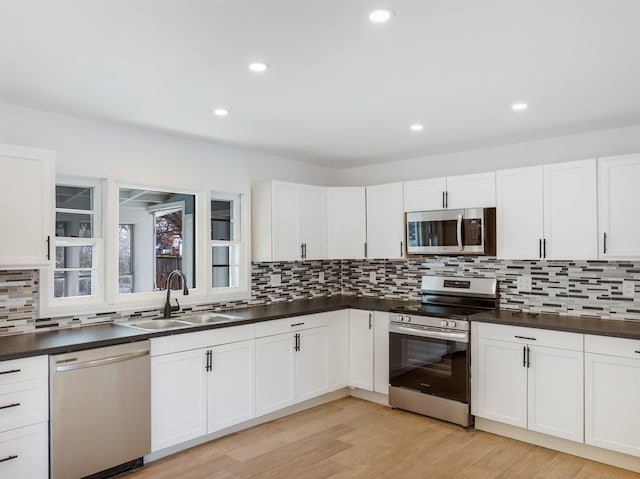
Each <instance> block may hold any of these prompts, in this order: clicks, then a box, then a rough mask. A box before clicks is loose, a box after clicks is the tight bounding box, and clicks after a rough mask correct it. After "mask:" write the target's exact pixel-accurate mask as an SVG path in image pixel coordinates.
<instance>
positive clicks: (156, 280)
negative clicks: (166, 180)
mask: <svg viewBox="0 0 640 479" xmlns="http://www.w3.org/2000/svg"><path fill="white" fill-rule="evenodd" d="M118 203H119V219H118V229H117V231H118V293H119V294H121V295H123V294H132V293H149V292H154V291H162V290H165V289H166V287H167V277H168V276H169V273H170V272H171V271H173V270H174V269H179V270H181V271H182V272H183V273H184V274H185V275H186V276H187V284H188V286H189V288H190V289H191V288H194V287H195V286H196V274H195V273H196V267H195V266H196V265H195V208H196V197H195V195H189V194H183V193H176V192H172V191H160V190H156V189H141V188H124V187H121V188H119V189H118ZM172 287H173V288H178V287H179V285H178V280H177V279H176V283H175V284H172Z"/></svg>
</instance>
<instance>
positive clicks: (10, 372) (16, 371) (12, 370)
mask: <svg viewBox="0 0 640 479" xmlns="http://www.w3.org/2000/svg"><path fill="white" fill-rule="evenodd" d="M20 371H22V369H9V370H8V371H0V374H13V373H19V372H20Z"/></svg>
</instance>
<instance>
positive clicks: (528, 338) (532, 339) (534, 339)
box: [514, 336, 536, 341]
mask: <svg viewBox="0 0 640 479" xmlns="http://www.w3.org/2000/svg"><path fill="white" fill-rule="evenodd" d="M514 338H517V339H525V340H527V341H536V338H531V337H529V336H514Z"/></svg>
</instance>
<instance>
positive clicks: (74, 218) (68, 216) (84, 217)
mask: <svg viewBox="0 0 640 479" xmlns="http://www.w3.org/2000/svg"><path fill="white" fill-rule="evenodd" d="M56 236H66V237H67V238H93V215H92V214H84V213H64V212H60V211H57V212H56Z"/></svg>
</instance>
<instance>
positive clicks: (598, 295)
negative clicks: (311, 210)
mask: <svg viewBox="0 0 640 479" xmlns="http://www.w3.org/2000/svg"><path fill="white" fill-rule="evenodd" d="M320 273H323V274H324V279H323V280H322V281H321V280H320ZM372 273H373V274H372ZM425 274H436V275H451V276H481V277H490V278H494V277H495V278H497V279H498V281H499V289H500V307H501V308H507V309H520V310H524V311H534V312H544V313H552V314H559V315H572V316H594V317H599V318H611V319H629V320H640V294H639V293H640V263H633V262H611V261H513V260H498V259H496V258H492V257H428V258H427V257H425V258H413V259H406V260H404V259H403V260H348V261H345V260H342V261H340V260H325V261H303V262H299V261H296V262H274V263H253V265H252V275H251V282H252V292H251V299H250V300H248V301H233V302H226V303H206V304H200V305H197V306H194V307H192V308H185V310H186V311H189V310H193V311H208V310H221V309H232V308H238V307H244V306H248V305H263V304H270V303H276V302H283V301H293V300H297V299H310V298H316V297H323V296H332V295H335V294H352V295H357V296H373V297H380V298H385V299H404V300H412V301H418V300H419V299H420V279H421V277H422V276H423V275H425ZM272 275H280V279H281V285H280V286H275V287H274V286H271V276H272ZM519 277H527V278H531V289H530V290H529V289H528V288H527V290H523V289H521V290H518V278H519ZM38 281H39V274H38V271H37V270H25V271H0V335H5V334H16V333H22V332H31V331H34V330H43V329H62V328H69V327H77V326H81V325H88V324H100V323H108V322H114V321H116V322H117V321H126V320H128V319H131V318H141V317H158V316H159V315H161V314H162V311H161V308H160V307H159V308H157V309H149V310H143V311H131V312H125V313H99V314H87V315H74V316H66V317H56V318H37V311H38V290H39V288H38ZM623 281H627V282H630V284H631V285H632V286H633V289H634V292H635V294H634V297H633V298H627V297H623V294H622V285H623Z"/></svg>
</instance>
